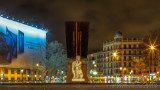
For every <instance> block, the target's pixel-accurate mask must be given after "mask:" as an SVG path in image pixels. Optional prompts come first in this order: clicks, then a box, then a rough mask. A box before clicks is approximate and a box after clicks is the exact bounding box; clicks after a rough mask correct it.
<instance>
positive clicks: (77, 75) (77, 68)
mask: <svg viewBox="0 0 160 90" xmlns="http://www.w3.org/2000/svg"><path fill="white" fill-rule="evenodd" d="M81 65H82V62H81V61H80V56H76V60H75V61H73V63H72V73H73V79H72V81H83V80H84V79H83V72H82V69H81Z"/></svg>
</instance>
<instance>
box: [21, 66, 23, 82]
mask: <svg viewBox="0 0 160 90" xmlns="http://www.w3.org/2000/svg"><path fill="white" fill-rule="evenodd" d="M21 73H22V82H23V69H21Z"/></svg>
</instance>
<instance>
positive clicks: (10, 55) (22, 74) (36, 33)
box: [0, 17, 47, 82]
mask: <svg viewBox="0 0 160 90" xmlns="http://www.w3.org/2000/svg"><path fill="white" fill-rule="evenodd" d="M46 33H47V31H46V30H42V29H39V28H36V27H32V26H28V25H25V24H23V23H19V22H16V21H13V20H10V19H7V18H3V17H0V82H1V81H21V80H23V81H32V80H44V75H43V74H42V73H43V71H44V69H45V68H44V60H45V59H44V58H45V43H46Z"/></svg>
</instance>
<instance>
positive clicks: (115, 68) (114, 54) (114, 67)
mask: <svg viewBox="0 0 160 90" xmlns="http://www.w3.org/2000/svg"><path fill="white" fill-rule="evenodd" d="M112 56H113V58H114V60H113V62H114V66H113V71H114V74H115V75H116V81H117V73H116V70H117V67H116V61H117V60H116V58H117V56H118V53H117V50H116V51H114V52H113V53H112Z"/></svg>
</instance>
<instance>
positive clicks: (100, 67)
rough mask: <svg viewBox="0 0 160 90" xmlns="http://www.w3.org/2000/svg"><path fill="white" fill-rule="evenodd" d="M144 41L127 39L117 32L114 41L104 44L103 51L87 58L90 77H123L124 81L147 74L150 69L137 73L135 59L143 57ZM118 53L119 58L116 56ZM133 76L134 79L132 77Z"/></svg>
mask: <svg viewBox="0 0 160 90" xmlns="http://www.w3.org/2000/svg"><path fill="white" fill-rule="evenodd" d="M142 47H144V41H143V38H142V39H138V38H132V39H129V38H125V37H123V35H122V33H121V32H116V34H115V37H114V40H113V41H111V42H105V43H104V44H103V51H100V52H96V53H93V54H89V55H88V57H87V70H88V76H89V77H96V76H97V77H99V76H103V77H107V78H111V77H112V78H113V79H114V78H115V77H117V78H118V77H119V78H120V77H123V79H124V80H126V79H130V78H132V79H133V78H138V76H141V75H143V74H144V73H147V70H148V71H149V68H148V67H146V71H145V72H144V73H142V70H141V69H140V71H136V70H135V68H134V67H133V66H134V62H133V60H134V59H139V58H142V57H143V53H144V50H142V49H143V48H142ZM114 52H116V54H117V56H114ZM131 76H132V77H131Z"/></svg>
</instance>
